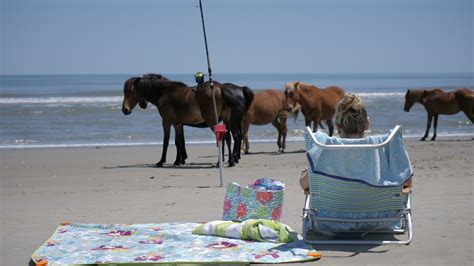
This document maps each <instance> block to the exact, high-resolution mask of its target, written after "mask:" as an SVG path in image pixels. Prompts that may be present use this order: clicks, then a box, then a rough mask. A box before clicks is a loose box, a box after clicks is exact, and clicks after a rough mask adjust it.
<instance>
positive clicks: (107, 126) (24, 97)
mask: <svg viewBox="0 0 474 266" xmlns="http://www.w3.org/2000/svg"><path fill="white" fill-rule="evenodd" d="M131 76H139V75H132V74H129V75H28V76H24V75H14V76H0V121H1V122H0V149H12V148H38V147H49V148H55V147H75V146H77V147H82V146H125V145H150V144H153V145H156V144H161V143H162V140H163V130H162V127H161V118H160V115H159V113H158V112H157V110H156V108H155V107H153V106H151V105H150V107H152V108H148V109H147V110H141V109H140V108H139V107H136V108H135V110H133V113H132V114H131V115H129V116H124V115H123V114H122V111H121V104H122V99H123V94H122V90H123V83H124V81H125V80H126V79H127V78H129V77H131ZM165 76H167V77H168V78H170V79H174V80H180V81H183V82H185V83H187V84H189V85H192V84H194V78H193V74H188V75H184V74H179V75H173V74H165ZM214 79H215V80H218V81H221V82H232V83H235V84H238V85H246V86H249V87H250V88H252V89H253V90H254V91H255V92H257V91H259V90H262V89H267V88H277V89H283V86H284V84H285V83H286V82H288V81H297V80H299V81H302V82H306V83H312V84H315V85H316V86H318V87H325V86H330V85H336V86H340V87H342V88H344V89H345V90H346V91H347V92H351V93H354V94H356V95H358V96H360V97H361V98H362V100H363V101H364V103H365V105H366V107H367V111H368V113H369V116H370V122H371V126H370V133H369V134H378V133H385V132H387V131H388V130H389V129H391V128H393V126H394V125H396V124H400V125H401V126H402V128H403V133H404V136H405V137H416V138H419V137H421V136H422V135H423V133H424V131H425V127H426V119H427V118H426V112H425V110H424V108H423V106H421V105H419V104H416V105H415V106H414V107H413V108H412V110H411V111H410V112H409V113H407V112H404V111H403V105H404V95H405V92H406V90H407V89H414V88H434V87H436V88H442V89H444V90H447V91H449V90H454V89H456V88H459V87H468V88H471V89H472V88H474V73H465V74H404V75H402V74H357V75H355V74H215V76H214ZM303 128H304V120H303V117H302V115H301V114H300V116H299V117H298V118H297V119H296V120H293V119H289V120H288V136H287V140H289V141H302V139H303ZM172 134H174V133H172ZM438 135H439V136H460V135H461V136H466V135H467V136H474V127H473V125H472V124H471V123H470V121H469V119H468V118H467V117H466V116H465V115H464V114H463V113H458V114H456V115H452V116H440V118H439V123H438ZM276 136H277V132H276V130H275V129H274V128H273V127H272V126H271V125H266V126H251V127H250V132H249V137H250V141H260V142H270V141H271V142H273V141H275V140H276ZM185 137H186V143H187V144H192V143H213V142H214V136H213V134H212V133H211V131H210V130H209V129H199V128H192V127H185ZM173 139H174V136H173V135H172V136H171V142H172V140H173Z"/></svg>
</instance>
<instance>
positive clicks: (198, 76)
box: [194, 72, 204, 85]
mask: <svg viewBox="0 0 474 266" xmlns="http://www.w3.org/2000/svg"><path fill="white" fill-rule="evenodd" d="M194 79H195V80H196V83H197V84H198V85H201V84H202V83H204V73H202V72H197V73H196V74H194Z"/></svg>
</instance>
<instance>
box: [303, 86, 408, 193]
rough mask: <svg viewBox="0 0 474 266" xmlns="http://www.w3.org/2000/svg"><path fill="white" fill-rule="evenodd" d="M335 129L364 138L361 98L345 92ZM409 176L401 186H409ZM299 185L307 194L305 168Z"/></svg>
mask: <svg viewBox="0 0 474 266" xmlns="http://www.w3.org/2000/svg"><path fill="white" fill-rule="evenodd" d="M335 116H336V129H337V133H338V134H339V136H340V137H341V138H351V139H354V138H364V137H365V131H366V130H367V129H368V128H369V118H368V116H367V111H366V109H365V106H364V104H363V103H362V100H361V99H360V98H359V97H357V96H355V95H353V94H350V93H348V94H346V95H345V96H344V98H343V99H342V100H341V101H340V102H339V104H338V105H337V108H336V115H335ZM411 182H412V180H411V178H410V179H409V180H407V181H405V183H404V184H403V187H404V188H406V187H410V186H411ZM300 186H301V188H302V189H303V190H304V194H305V195H308V194H309V179H308V171H307V169H305V170H303V171H302V173H301V177H300Z"/></svg>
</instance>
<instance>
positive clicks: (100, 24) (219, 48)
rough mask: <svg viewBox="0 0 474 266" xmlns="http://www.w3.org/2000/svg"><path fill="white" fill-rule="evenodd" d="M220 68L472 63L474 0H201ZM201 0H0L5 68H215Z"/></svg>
mask: <svg viewBox="0 0 474 266" xmlns="http://www.w3.org/2000/svg"><path fill="white" fill-rule="evenodd" d="M203 5H204V15H205V19H206V28H207V31H208V32H207V33H208V41H209V48H210V55H211V63H212V68H213V71H214V72H215V73H452V72H474V67H473V61H474V59H473V55H474V48H473V44H474V33H473V24H474V15H473V13H474V6H473V5H474V4H473V1H470V0H444V1H436V0H393V1H391V0H354V1H350V0H345V1H343V0H332V1H329V0H326V1H318V0H292V1H290V0H287V1H283V0H264V1H257V0H255V1H251V0H239V1H231V0H203ZM197 6H198V0H163V1H159V0H129V1H125V0H116V1H113V0H1V18H0V19H1V23H0V24H1V25H0V27H1V42H0V48H1V65H0V74H109V73H110V74H115V73H117V74H128V73H148V72H162V73H194V72H196V71H205V70H206V69H207V65H206V58H205V51H204V42H203V37H202V28H201V21H200V13H199V9H198V8H197Z"/></svg>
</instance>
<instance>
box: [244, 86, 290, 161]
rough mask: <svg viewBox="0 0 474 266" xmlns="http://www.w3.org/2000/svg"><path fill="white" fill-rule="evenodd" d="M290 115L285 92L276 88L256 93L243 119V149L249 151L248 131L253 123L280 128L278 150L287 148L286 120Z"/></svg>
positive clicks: (245, 151) (246, 152)
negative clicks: (270, 124)
mask: <svg viewBox="0 0 474 266" xmlns="http://www.w3.org/2000/svg"><path fill="white" fill-rule="evenodd" d="M287 117H288V106H287V105H286V100H285V94H284V93H283V92H282V91H279V90H276V89H269V90H264V91H261V92H258V93H255V97H254V99H253V101H252V104H251V105H250V107H249V109H248V111H247V113H246V114H245V116H244V118H243V119H242V133H243V138H244V139H243V149H244V153H245V154H248V153H249V140H248V131H249V126H250V124H252V125H266V124H269V123H272V125H273V126H274V127H275V128H276V129H277V130H278V139H277V145H278V152H284V151H285V148H286V132H287V127H286V120H287Z"/></svg>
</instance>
